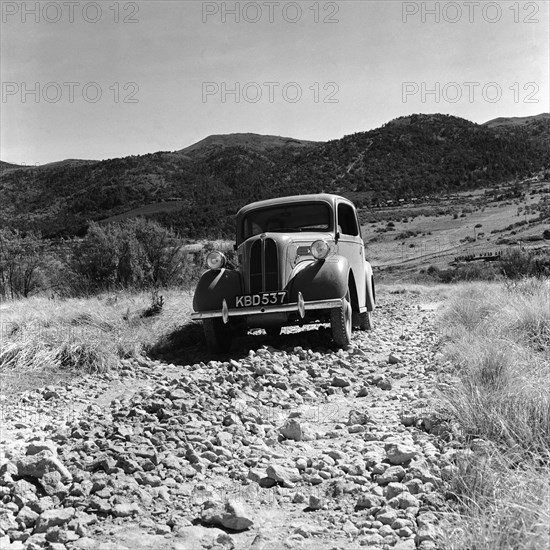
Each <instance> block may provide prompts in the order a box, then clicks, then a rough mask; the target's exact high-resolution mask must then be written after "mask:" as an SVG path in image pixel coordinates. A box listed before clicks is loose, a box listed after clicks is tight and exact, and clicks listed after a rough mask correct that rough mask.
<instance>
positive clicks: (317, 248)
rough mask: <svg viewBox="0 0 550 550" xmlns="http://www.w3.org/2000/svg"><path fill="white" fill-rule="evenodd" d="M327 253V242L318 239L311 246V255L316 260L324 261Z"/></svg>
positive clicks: (328, 248) (328, 249) (328, 247)
mask: <svg viewBox="0 0 550 550" xmlns="http://www.w3.org/2000/svg"><path fill="white" fill-rule="evenodd" d="M329 252H330V246H329V245H328V243H327V241H324V240H323V239H319V240H318V241H315V242H314V243H313V244H312V245H311V255H312V256H313V257H314V258H315V259H316V260H324V259H325V258H326V257H327V256H328V253H329Z"/></svg>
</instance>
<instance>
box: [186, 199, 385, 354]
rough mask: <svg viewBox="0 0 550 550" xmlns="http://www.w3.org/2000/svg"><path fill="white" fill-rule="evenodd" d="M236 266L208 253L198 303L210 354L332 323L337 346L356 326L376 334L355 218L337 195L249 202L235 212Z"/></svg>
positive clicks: (368, 274) (368, 277)
mask: <svg viewBox="0 0 550 550" xmlns="http://www.w3.org/2000/svg"><path fill="white" fill-rule="evenodd" d="M236 235H237V242H236V244H235V250H236V252H237V257H238V265H232V264H231V263H230V262H229V261H228V260H227V258H226V257H225V255H224V254H223V253H221V252H217V251H214V252H211V253H210V254H209V255H208V256H207V259H206V263H207V265H208V268H209V269H208V271H206V272H205V273H204V274H203V275H202V277H201V279H200V281H199V283H198V286H197V289H196V291H195V296H194V299H193V309H194V312H193V313H192V315H191V317H192V319H201V320H202V322H203V327H204V335H205V338H206V343H207V345H208V347H209V348H210V349H211V350H212V351H217V352H220V351H227V350H228V349H229V348H230V346H231V341H232V337H233V336H234V335H236V334H243V333H245V334H246V332H247V331H248V329H254V328H263V329H265V331H266V332H267V334H268V335H271V336H278V335H279V334H280V332H281V327H283V326H290V325H300V326H302V325H304V324H309V323H330V325H331V330H332V337H333V340H334V342H335V343H336V344H337V345H339V346H347V345H349V343H350V341H351V332H352V327H354V326H355V327H357V328H359V329H361V330H369V329H371V328H372V319H371V312H372V311H373V310H374V308H375V290H374V278H373V274H372V268H371V265H370V264H369V262H368V261H367V260H366V259H365V246H364V243H363V239H362V238H361V233H360V227H359V223H358V219H357V213H356V210H355V207H354V205H353V203H352V202H350V201H349V200H347V199H345V198H343V197H340V196H338V195H330V194H319V195H298V196H293V197H283V198H277V199H270V200H264V201H259V202H254V203H252V204H249V205H247V206H245V207H243V208H241V209H240V210H239V212H238V213H237V227H236Z"/></svg>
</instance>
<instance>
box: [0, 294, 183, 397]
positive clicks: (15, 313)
mask: <svg viewBox="0 0 550 550" xmlns="http://www.w3.org/2000/svg"><path fill="white" fill-rule="evenodd" d="M162 294H163V296H164V306H163V308H162V310H161V311H160V312H159V313H158V314H156V315H155V316H144V315H143V313H144V312H145V311H147V309H148V308H150V307H151V294H150V293H147V292H140V293H130V292H121V293H118V294H108V295H101V296H97V297H94V298H90V299H66V300H62V299H60V300H48V299H47V298H39V297H35V298H30V299H27V300H20V301H16V302H8V303H4V304H2V306H1V310H0V315H1V322H2V340H1V342H0V375H1V376H2V377H3V378H5V377H9V376H10V375H11V376H17V377H18V379H19V380H21V379H22V373H29V374H36V373H38V372H39V371H40V372H42V371H49V372H59V371H65V372H79V373H82V372H85V373H95V372H105V371H107V370H109V369H114V368H117V366H118V364H119V360H120V359H123V358H129V357H138V356H142V355H145V354H147V353H148V352H149V350H151V349H152V348H153V347H154V346H155V345H156V344H157V342H159V341H161V340H162V339H163V338H165V335H166V334H170V333H171V332H173V331H174V330H176V329H177V328H178V327H181V326H182V325H185V324H186V323H187V322H188V319H189V313H190V311H191V296H190V294H189V293H188V292H180V291H176V290H168V291H163V293H162ZM22 386H24V384H23V385H22ZM20 389H25V388H24V387H22V388H20Z"/></svg>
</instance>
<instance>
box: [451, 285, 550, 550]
mask: <svg viewBox="0 0 550 550" xmlns="http://www.w3.org/2000/svg"><path fill="white" fill-rule="evenodd" d="M441 320H442V328H443V329H444V331H443V334H444V340H445V341H446V352H447V356H448V357H449V358H450V359H451V361H452V363H453V364H454V366H455V368H456V375H457V378H458V380H457V383H456V384H453V386H452V389H451V390H450V391H448V392H447V393H446V394H444V396H443V397H444V402H445V406H446V408H447V409H448V410H449V411H450V412H451V413H452V414H453V416H454V417H455V419H456V420H457V421H458V423H459V424H460V426H461V428H462V431H463V433H464V434H465V436H466V437H467V438H468V439H470V440H471V447H472V452H470V453H462V454H461V458H460V459H459V460H458V461H457V468H456V471H455V477H454V479H453V481H452V492H453V493H454V496H455V499H456V506H454V507H453V508H452V509H450V510H449V511H448V516H447V523H448V525H447V527H446V533H447V539H446V540H445V541H444V543H443V547H444V548H446V549H447V548H448V549H451V550H455V549H456V550H459V549H464V548H468V549H487V550H497V549H499V550H502V549H510V550H512V549H513V550H523V549H525V550H527V549H533V550H534V549H542V548H550V282H549V281H548V280H546V281H543V280H524V281H521V282H519V283H516V284H508V285H502V284H500V285H497V284H489V283H475V284H466V285H461V286H460V287H458V289H457V290H456V292H455V295H454V296H452V297H451V298H450V300H449V301H448V303H447V307H446V309H445V311H444V313H443V316H442V319H441Z"/></svg>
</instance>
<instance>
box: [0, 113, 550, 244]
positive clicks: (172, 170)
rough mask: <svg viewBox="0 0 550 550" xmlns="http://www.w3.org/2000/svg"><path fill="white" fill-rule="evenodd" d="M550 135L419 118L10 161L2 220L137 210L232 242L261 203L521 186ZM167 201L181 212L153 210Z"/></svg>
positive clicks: (57, 231) (61, 221) (66, 223)
mask: <svg viewBox="0 0 550 550" xmlns="http://www.w3.org/2000/svg"><path fill="white" fill-rule="evenodd" d="M492 122H494V121H492ZM549 135H550V117H548V116H546V117H535V118H534V119H533V122H532V123H529V124H522V125H520V126H518V125H507V124H502V123H498V124H497V126H496V127H493V126H491V123H486V124H485V125H478V124H475V123H473V122H470V121H467V120H464V119H460V118H456V117H452V116H447V115H412V116H408V117H401V118H399V119H396V120H393V121H391V122H389V123H387V124H385V125H384V126H382V127H380V128H377V129H375V130H371V131H368V132H360V133H356V134H352V135H349V136H345V137H344V138H342V139H337V140H333V141H329V142H326V143H315V142H305V141H300V140H293V139H291V138H281V137H278V136H257V135H254V134H232V135H228V136H210V137H209V138H206V139H205V140H202V141H200V142H198V143H196V144H194V145H192V146H190V147H187V148H185V149H182V150H179V151H174V152H157V153H152V154H148V155H142V156H130V157H125V158H119V159H109V160H104V161H75V160H71V161H62V162H57V163H51V164H48V165H44V166H41V167H35V168H13V166H10V167H9V169H6V170H5V169H4V166H5V163H4V164H3V165H2V175H1V179H0V192H1V193H2V196H3V198H4V200H3V202H2V205H1V206H0V214H1V222H0V223H1V224H2V226H4V227H17V228H19V229H22V230H26V229H31V228H32V229H36V230H40V231H42V233H43V234H45V235H47V236H56V235H72V234H81V233H82V232H84V231H85V230H86V227H87V224H88V222H89V221H90V220H104V219H107V218H112V217H114V216H117V217H118V216H121V217H126V216H128V214H129V213H130V212H132V211H133V212H132V214H143V213H145V215H148V216H151V217H154V218H155V219H157V220H159V221H161V222H163V223H167V224H170V225H171V226H173V227H174V228H176V229H178V230H179V231H180V232H181V234H182V235H183V236H188V237H191V238H196V237H204V236H207V237H210V238H215V237H218V236H222V235H224V234H225V235H229V234H231V233H232V231H233V228H232V215H233V214H234V212H235V210H236V209H237V208H238V207H239V206H241V205H243V204H245V203H247V202H249V201H251V200H257V199H261V198H267V197H272V196H282V195H287V194H295V193H314V192H318V191H333V192H339V193H343V194H353V195H354V198H355V199H356V200H358V202H359V203H360V204H365V205H372V206H376V205H380V204H383V203H385V202H387V201H388V200H398V199H405V200H406V201H409V200H413V199H414V198H415V197H420V196H427V195H436V194H440V193H447V192H452V191H461V190H467V189H477V188H481V187H490V186H492V185H495V184H498V183H502V182H505V181H512V180H514V179H521V178H524V177H527V176H529V175H531V174H532V173H533V172H536V171H540V170H544V169H548V168H550V147H548V141H547V140H548V136H549ZM166 202H174V203H177V204H178V205H179V207H178V208H176V207H173V206H172V205H170V207H168V208H166V207H164V206H163V207H161V208H157V207H155V206H154V205H158V204H161V205H162V204H164V203H166Z"/></svg>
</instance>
